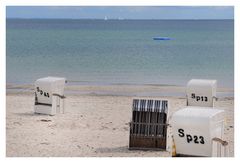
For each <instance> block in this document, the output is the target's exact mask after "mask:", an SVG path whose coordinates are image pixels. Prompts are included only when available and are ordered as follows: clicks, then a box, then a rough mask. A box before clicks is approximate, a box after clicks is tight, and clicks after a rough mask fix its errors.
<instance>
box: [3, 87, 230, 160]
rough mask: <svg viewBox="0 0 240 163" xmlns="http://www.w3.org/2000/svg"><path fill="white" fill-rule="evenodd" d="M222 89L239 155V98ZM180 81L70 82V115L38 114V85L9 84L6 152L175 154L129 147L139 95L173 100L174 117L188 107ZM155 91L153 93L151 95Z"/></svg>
mask: <svg viewBox="0 0 240 163" xmlns="http://www.w3.org/2000/svg"><path fill="white" fill-rule="evenodd" d="M229 92H230V93H232V94H233V90H232V89H226V88H219V89H218V94H219V95H223V94H225V96H220V97H219V99H218V101H217V102H216V107H218V108H220V109H224V110H225V112H226V123H225V135H224V136H225V140H226V141H227V142H228V143H229V149H230V156H234V98H233V97H232V96H231V97H230V96H228V94H229ZM184 94H185V88H184V87H178V86H156V85H148V86H140V85H136V86H133V85H128V86H126V85H117V86H114V85H112V86H84V85H83V86H73V85H70V86H67V88H66V96H67V98H66V99H65V114H57V115H56V116H48V115H39V114H34V113H33V103H34V94H33V86H32V85H25V86H12V85H7V95H6V155H7V157H14V156H20V157H21V156H24V157H25V156H34V157H35V156H40V157H42V156H53V157H58V156H62V157H79V156H80V157H92V156H97V157H98V156H106V157H112V156H113V157H131V156H137V157H142V156H144V157H149V156H150V157H169V156H171V154H170V153H169V152H166V151H142V150H129V149H128V144H129V122H130V119H131V112H132V108H131V106H132V100H133V99H134V98H138V97H140V98H151V99H167V100H169V114H170V116H171V115H172V113H174V112H175V111H176V110H178V109H181V108H183V107H185V106H186V99H185V97H184ZM150 96H151V97H150Z"/></svg>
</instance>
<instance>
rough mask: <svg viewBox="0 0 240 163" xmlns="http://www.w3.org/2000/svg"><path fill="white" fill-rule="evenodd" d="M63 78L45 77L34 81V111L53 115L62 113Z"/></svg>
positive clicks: (64, 81)
mask: <svg viewBox="0 0 240 163" xmlns="http://www.w3.org/2000/svg"><path fill="white" fill-rule="evenodd" d="M65 83H66V79H65V78H58V77H46V78H41V79H38V80H36V82H35V103H34V112H35V113H39V114H48V115H55V114H56V113H64V98H65V96H64V85H65Z"/></svg>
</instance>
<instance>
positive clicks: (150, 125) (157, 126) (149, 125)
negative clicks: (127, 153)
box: [129, 99, 168, 150]
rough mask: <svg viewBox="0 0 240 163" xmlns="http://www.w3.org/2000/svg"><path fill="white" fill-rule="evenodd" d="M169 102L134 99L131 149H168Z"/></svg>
mask: <svg viewBox="0 0 240 163" xmlns="http://www.w3.org/2000/svg"><path fill="white" fill-rule="evenodd" d="M167 119H168V101H167V100H151V99H134V100H133V105H132V120H131V122H130V141H129V149H155V150H166V148H167V136H168V134H167V128H168V124H167Z"/></svg>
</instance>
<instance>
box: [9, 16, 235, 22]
mask: <svg viewBox="0 0 240 163" xmlns="http://www.w3.org/2000/svg"><path fill="white" fill-rule="evenodd" d="M6 19H48V20H54V19H57V20H66V19H68V20H104V18H19V17H10V18H6ZM109 20H119V21H123V20H234V18H210V19H204V18H196V19H193V18H183V19H182V18H179V19H171V18H170V19H154V18H153V19H150V18H147V19H138V18H134V19H133V18H126V19H125V18H121V19H119V18H108V19H107V20H104V21H109Z"/></svg>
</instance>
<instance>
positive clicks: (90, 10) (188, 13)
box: [6, 6, 234, 19]
mask: <svg viewBox="0 0 240 163" xmlns="http://www.w3.org/2000/svg"><path fill="white" fill-rule="evenodd" d="M6 16H7V18H59V19H61V18H70V19H104V18H105V17H107V18H108V19H119V18H121V19H234V7H232V6H152V7H151V6H149V7H143V6H140V7H132V6H131V7H126V6H125V7H122V6H108V7H103V6H98V7H96V6H93V7H87V6H7V8H6Z"/></svg>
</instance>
